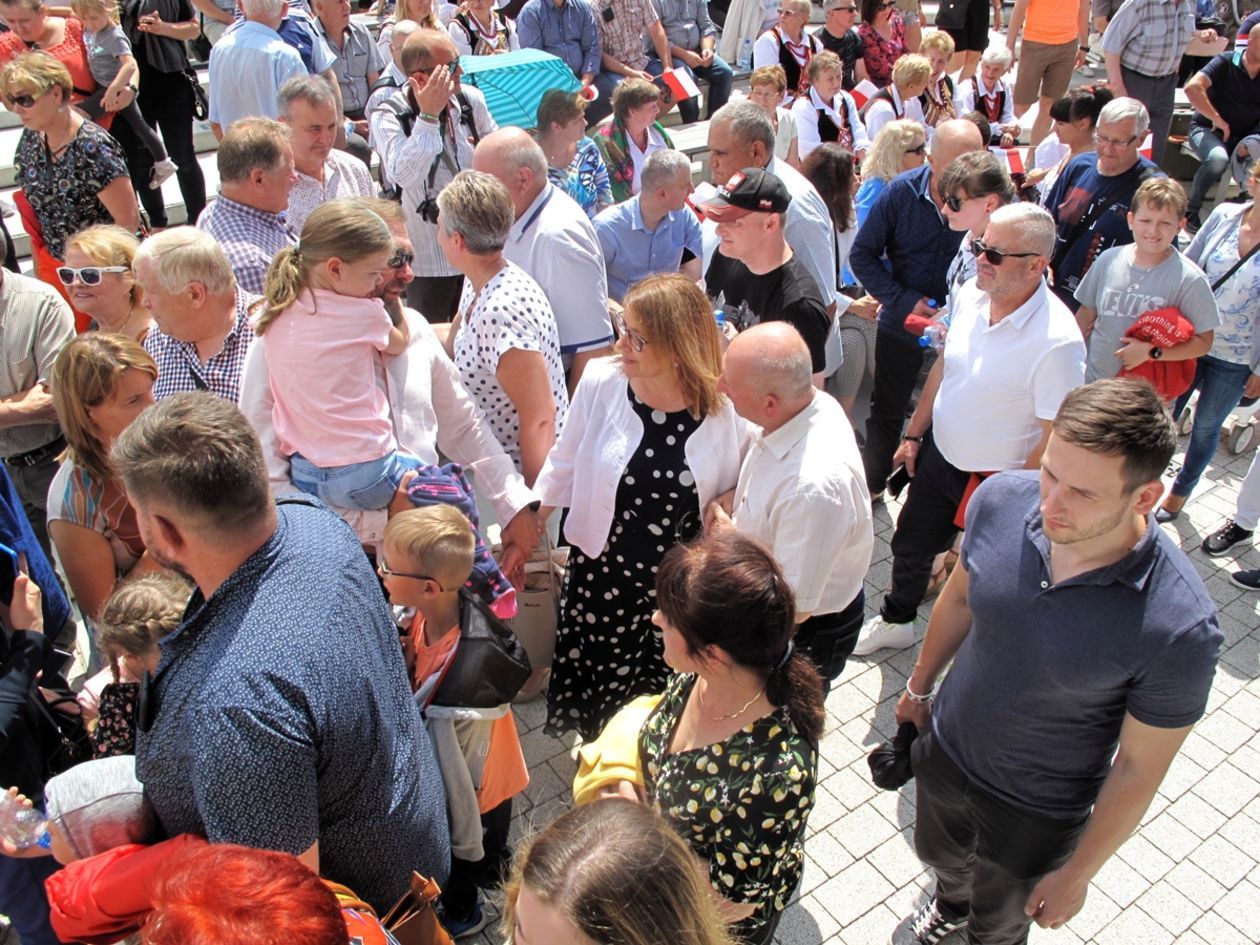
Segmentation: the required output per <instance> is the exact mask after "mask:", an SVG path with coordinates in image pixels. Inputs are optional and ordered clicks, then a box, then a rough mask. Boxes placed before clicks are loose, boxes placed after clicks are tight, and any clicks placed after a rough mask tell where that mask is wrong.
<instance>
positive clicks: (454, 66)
mask: <svg viewBox="0 0 1260 945" xmlns="http://www.w3.org/2000/svg"><path fill="white" fill-rule="evenodd" d="M443 66H447V67H449V68H450V70H451V75H454V74H455V73H457V72H463V71H464V67H463V66H461V65H460V64H459V60H458V59H452V60H451V61H450V62H439V63H438V64H437V65H435V66H433V67H432V68H429V69H417V70H416V71H415V72H414V73H413V75H428V74H429V73H431V72H432V71H433V70H434V69H441V68H442V67H443Z"/></svg>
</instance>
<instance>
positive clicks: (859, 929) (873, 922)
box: [838, 904, 901, 945]
mask: <svg viewBox="0 0 1260 945" xmlns="http://www.w3.org/2000/svg"><path fill="white" fill-rule="evenodd" d="M900 921H901V916H899V915H897V914H896V913H894V912H893V911H892V909H890V908H888V906H886V905H883V904H880V905H879V906H877V907H876V908H874V909H872V910H871V911H870V912H868V913H867V914H866V915H864V916H862V917H861V918H860V919H858V920H857V921H856V922H853V923H851V924H849V925H846V926H845V927H844V928H842V929H841V930H840V934H839V936H838V941H840V942H843V943H844V945H874V943H876V942H880V943H882V942H887V941H888V937H889V936H890V935H891V934H892V931H893V929H895V928H896V927H897V923H899V922H900Z"/></svg>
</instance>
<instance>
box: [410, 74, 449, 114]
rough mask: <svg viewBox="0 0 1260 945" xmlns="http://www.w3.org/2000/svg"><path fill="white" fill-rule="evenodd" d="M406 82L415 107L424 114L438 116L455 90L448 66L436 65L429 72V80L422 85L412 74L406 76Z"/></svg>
mask: <svg viewBox="0 0 1260 945" xmlns="http://www.w3.org/2000/svg"><path fill="white" fill-rule="evenodd" d="M407 82H408V83H409V84H410V85H411V94H412V95H413V96H414V97H415V100H416V107H418V108H419V109H420V111H422V112H423V113H424V114H426V115H438V116H440V115H441V114H442V110H443V109H445V108H446V106H447V105H449V104H450V101H451V95H453V94H454V92H455V80H454V79H452V78H451V70H450V67H449V66H438V67H436V68H435V69H434V70H433V71H432V72H430V73H429V80H428V81H427V82H425V83H424V85H421V84H420V81H419V80H418V79H417V78H416V77H415V76H414V75H410V76H408V77H407Z"/></svg>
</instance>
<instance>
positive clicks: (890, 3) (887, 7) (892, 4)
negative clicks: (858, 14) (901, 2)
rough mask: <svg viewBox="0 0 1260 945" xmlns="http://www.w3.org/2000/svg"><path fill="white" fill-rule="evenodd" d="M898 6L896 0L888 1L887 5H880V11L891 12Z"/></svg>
mask: <svg viewBox="0 0 1260 945" xmlns="http://www.w3.org/2000/svg"><path fill="white" fill-rule="evenodd" d="M896 5H897V3H896V0H888V2H887V3H881V4H880V5H879V9H880V10H891V9H892V8H893V7H895V6H896Z"/></svg>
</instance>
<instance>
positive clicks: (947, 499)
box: [880, 434, 971, 623]
mask: <svg viewBox="0 0 1260 945" xmlns="http://www.w3.org/2000/svg"><path fill="white" fill-rule="evenodd" d="M970 478H971V473H967V472H963V471H962V470H960V469H955V468H954V467H953V466H951V465H950V464H949V462H948V461H947V460H946V459H945V457H944V456H942V455H941V452H940V450H938V449H937V448H936V444H935V443H934V442H933V441H932V437H931V435H930V434H929V435H928V436H925V437H924V438H923V446H922V448H921V449H920V450H919V458H918V462H917V463H916V464H915V472H914V478H913V479H911V480H910V486H909V492H907V494H906V504H905V505H904V506H902V508H901V514H900V515H898V516H897V528H896V530H895V531H894V532H893V537H892V553H893V567H892V587H891V589H890V590H889V591H888V593H887V594H885V595H884V606H883V607H881V608H880V613H881V614H882V615H883V617H884V619H885V620H887V621H888V622H889V623H910V622H911V621H912V620H914V615H915V613H916V612H917V611H918V609H919V605H920V604H921V603H923V597H924V595H925V594H926V593H927V589H928V584H929V582H930V581H931V580H932V560H933V559H934V558H935V557H936V556H937V555H938V554H940V553H941V552H942V551H946V550H948V548H949V546H950V543H951V542H953V540H954V536H955V535H957V534H958V526H957V525H955V524H954V517H955V516H956V515H957V514H958V504H959V503H960V502H962V497H963V492H964V491H965V490H966V488H967V481H968V480H969V479H970Z"/></svg>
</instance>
